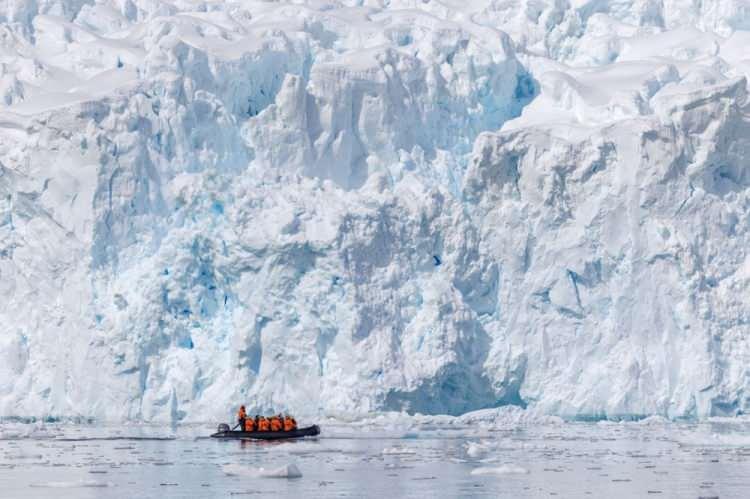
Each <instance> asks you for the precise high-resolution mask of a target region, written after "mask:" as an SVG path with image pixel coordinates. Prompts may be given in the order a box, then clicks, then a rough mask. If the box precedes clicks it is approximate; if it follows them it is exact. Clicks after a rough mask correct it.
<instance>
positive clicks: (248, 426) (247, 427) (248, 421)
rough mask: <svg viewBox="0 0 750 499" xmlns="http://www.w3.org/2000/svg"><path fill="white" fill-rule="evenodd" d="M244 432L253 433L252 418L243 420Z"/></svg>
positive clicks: (253, 421) (253, 422)
mask: <svg viewBox="0 0 750 499" xmlns="http://www.w3.org/2000/svg"><path fill="white" fill-rule="evenodd" d="M245 431H255V420H254V419H253V418H246V419H245Z"/></svg>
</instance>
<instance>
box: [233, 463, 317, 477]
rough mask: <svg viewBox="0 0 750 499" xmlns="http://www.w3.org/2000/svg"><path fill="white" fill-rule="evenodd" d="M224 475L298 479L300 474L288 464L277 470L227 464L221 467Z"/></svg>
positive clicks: (294, 466)
mask: <svg viewBox="0 0 750 499" xmlns="http://www.w3.org/2000/svg"><path fill="white" fill-rule="evenodd" d="M222 470H223V471H224V474H225V475H229V476H248V477H255V478H300V477H301V476H302V472H301V471H300V470H299V468H298V467H297V465H296V464H294V463H289V464H286V465H284V466H280V467H278V468H270V469H266V468H251V467H248V466H242V465H239V464H227V465H225V466H223V467H222Z"/></svg>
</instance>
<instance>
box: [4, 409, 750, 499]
mask: <svg viewBox="0 0 750 499" xmlns="http://www.w3.org/2000/svg"><path fill="white" fill-rule="evenodd" d="M395 420H398V421H399V425H400V426H401V427H406V426H410V433H411V437H410V438H399V436H397V435H395V434H393V431H394V425H393V422H394V421H395ZM426 428H427V429H426ZM0 429H1V430H2V431H3V432H4V433H8V431H7V430H8V428H6V426H5V425H2V427H0ZM488 429H489V430H490V432H489V435H487V432H486V431H484V430H488ZM48 430H52V432H53V433H55V434H57V435H58V436H59V438H60V439H62V438H66V439H72V438H77V437H79V436H81V435H85V434H92V433H94V434H106V433H108V432H110V433H111V432H113V430H114V427H99V426H90V425H50V428H48ZM212 430H213V427H212V426H208V425H188V426H178V427H176V428H160V427H158V426H154V425H152V426H145V427H139V426H138V425H133V426H132V427H131V428H129V429H128V432H129V433H128V434H129V435H132V436H141V435H143V434H148V435H158V434H161V435H170V436H174V437H176V438H175V439H174V440H164V441H155V440H133V441H129V442H125V441H122V440H111V441H107V440H104V439H102V440H98V441H90V442H73V441H58V440H57V439H49V438H48V439H44V440H39V439H34V438H33V435H28V437H26V438H15V439H10V440H6V441H4V442H3V445H2V447H0V488H1V490H3V494H4V495H7V496H9V497H17V498H25V499H30V498H37V497H39V498H41V497H49V494H50V493H51V490H54V494H55V496H56V497H59V498H61V499H67V498H78V497H87V496H91V497H107V498H126V497H143V498H161V499H166V498H177V497H208V496H211V497H216V496H219V497H226V496H234V495H253V496H255V495H260V496H271V495H272V496H273V497H332V496H336V497H363V496H364V497H393V498H397V497H398V498H400V497H406V498H412V497H413V498H417V497H440V498H442V497H445V498H449V497H498V496H503V495H506V496H509V497H548V496H550V495H552V494H556V495H557V496H558V497H583V496H585V495H592V496H593V497H605V496H606V497H646V496H649V495H650V494H658V497H663V498H674V499H676V498H684V497H713V496H719V497H722V498H740V497H747V496H748V494H749V493H750V486H749V485H748V482H747V479H746V477H747V475H748V472H750V452H748V451H749V450H750V446H747V445H742V446H736V447H715V446H712V445H710V444H709V445H707V446H686V445H683V444H682V443H681V442H682V441H684V440H686V439H691V440H693V441H699V440H701V439H704V437H705V436H710V435H715V436H716V435H720V436H721V437H722V438H726V439H727V440H732V441H739V440H740V439H741V438H742V437H743V436H745V435H747V434H748V431H749V430H750V427H748V423H747V422H746V421H737V422H731V423H727V422H717V423H702V424H682V423H669V424H654V423H652V424H638V423H620V424H593V423H566V424H553V425H549V424H544V423H538V424H519V423H514V422H511V421H507V422H506V423H505V424H500V425H494V426H489V427H488V428H477V427H465V426H461V425H451V424H446V422H445V421H443V422H441V423H435V422H425V421H420V420H419V419H418V418H415V419H411V420H410V419H409V418H406V417H399V418H393V419H392V421H391V423H387V424H385V425H379V424H376V423H373V422H370V423H369V424H368V426H363V425H358V424H354V425H353V424H351V423H341V422H334V421H331V422H330V428H329V427H327V426H324V427H323V433H322V435H328V434H330V433H331V432H333V433H334V434H336V433H338V434H339V436H338V438H332V439H328V438H324V437H322V438H316V439H310V440H304V441H297V442H287V443H264V442H260V443H259V442H237V441H216V440H213V439H196V437H197V436H200V435H207V434H209V433H210V432H211V431H212ZM344 432H359V433H360V434H362V436H363V437H367V434H368V433H370V432H372V435H378V438H359V439H347V438H342V437H341V436H340V435H341V433H344ZM48 433H50V432H49V431H48ZM388 433H391V436H386V435H387V434H388ZM448 435H450V438H448ZM473 445H481V446H482V447H483V448H484V453H483V455H482V456H474V455H472V453H470V452H469V451H468V449H470V448H471V447H472V446H473ZM394 449H397V450H398V451H399V452H394ZM299 475H301V476H299ZM365 481H366V483H367V487H366V488H364V487H363V483H364V482H365ZM363 494H364V495H363Z"/></svg>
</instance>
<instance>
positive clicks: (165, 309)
mask: <svg viewBox="0 0 750 499" xmlns="http://www.w3.org/2000/svg"><path fill="white" fill-rule="evenodd" d="M0 23H1V24H0V296H1V297H2V299H1V300H0V324H2V326H1V327H0V374H1V375H2V376H0V415H2V416H48V415H52V416H63V417H64V416H85V417H89V416H91V417H97V418H101V419H112V420H121V419H144V420H160V421H167V420H174V421H181V420H211V419H216V420H224V419H226V411H227V410H229V408H231V407H232V406H233V405H235V404H236V402H237V401H238V400H241V401H243V402H245V403H247V404H249V406H251V407H255V408H257V410H259V411H263V410H271V411H278V410H285V409H289V410H291V411H294V412H295V413H298V414H306V413H323V414H328V415H332V416H337V415H338V416H345V417H355V416H356V415H359V414H363V413H366V412H368V411H376V410H406V411H410V412H421V413H429V414H438V413H449V414H461V413H465V412H468V411H474V410H478V409H485V408H494V407H498V406H503V405H514V406H518V407H525V408H527V409H528V411H529V414H534V415H537V416H538V415H542V414H552V415H561V416H565V417H595V418H596V417H614V418H617V417H627V418H630V417H640V416H647V415H660V416H664V417H669V418H675V417H705V416H711V415H735V414H739V413H742V412H745V411H746V410H747V408H748V407H747V406H748V402H747V388H748V387H747V377H746V376H745V370H746V369H745V365H746V362H745V358H746V356H747V354H748V350H749V347H750V344H749V343H748V341H747V335H748V333H750V331H749V330H748V321H750V309H748V306H747V304H746V303H745V302H746V300H745V299H744V297H745V296H746V294H747V291H748V286H749V285H750V270H749V269H750V263H748V256H747V250H746V248H747V247H748V229H747V227H748V209H747V206H748V197H747V188H748V185H749V184H748V182H749V180H748V175H747V168H748V157H750V112H749V109H750V108H749V107H748V99H747V78H748V76H749V75H750V71H749V69H748V68H750V63H749V62H748V61H750V54H749V53H748V51H747V49H746V47H747V43H745V42H747V41H748V40H750V38H748V37H749V36H750V35H749V34H748V33H750V31H748V29H750V24H749V23H750V17H748V12H747V9H746V8H745V4H744V3H743V2H741V1H732V0H723V1H712V2H703V3H701V4H700V5H693V4H690V3H687V2H661V3H658V2H657V3H654V2H645V1H644V2H641V1H633V2H624V3H623V2H619V3H601V2H586V1H576V2H523V1H521V2H507V3H504V4H502V5H501V4H498V3H496V2H488V1H479V0H475V1H469V2H460V4H459V3H455V2H448V1H435V0H429V1H427V2H416V3H415V2H407V1H400V0H399V1H394V2H390V3H388V4H387V5H386V4H382V3H380V2H365V3H364V4H356V5H355V4H352V3H347V2H334V3H326V2H322V3H321V2H313V1H310V2H305V3H302V4H293V3H283V2H282V3H267V2H245V1H243V2H234V1H221V2H219V1H197V0H196V1H187V0H184V1H166V0H149V1H144V0H127V1H119V0H99V1H84V0H81V1H73V0H54V1H52V0H50V1H37V2H10V3H8V2H6V3H5V4H0Z"/></svg>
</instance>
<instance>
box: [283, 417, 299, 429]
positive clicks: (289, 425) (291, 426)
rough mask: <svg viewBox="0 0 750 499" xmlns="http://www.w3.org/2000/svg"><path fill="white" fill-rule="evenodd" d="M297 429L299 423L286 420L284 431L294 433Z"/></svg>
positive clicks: (289, 419)
mask: <svg viewBox="0 0 750 499" xmlns="http://www.w3.org/2000/svg"><path fill="white" fill-rule="evenodd" d="M296 429H297V423H295V422H294V419H293V418H284V431H292V430H296Z"/></svg>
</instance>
